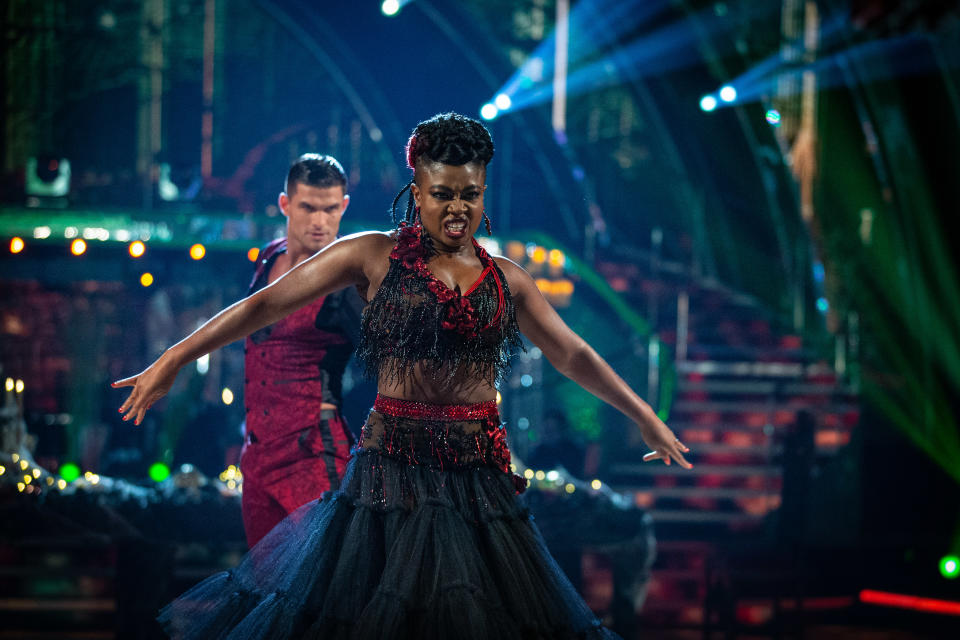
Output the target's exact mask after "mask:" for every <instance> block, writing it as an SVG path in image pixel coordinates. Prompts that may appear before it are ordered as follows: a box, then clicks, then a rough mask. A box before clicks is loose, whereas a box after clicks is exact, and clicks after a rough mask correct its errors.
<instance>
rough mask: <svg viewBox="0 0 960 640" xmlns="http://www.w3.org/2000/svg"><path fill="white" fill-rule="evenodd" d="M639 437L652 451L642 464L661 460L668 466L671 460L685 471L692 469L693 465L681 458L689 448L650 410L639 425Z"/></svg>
mask: <svg viewBox="0 0 960 640" xmlns="http://www.w3.org/2000/svg"><path fill="white" fill-rule="evenodd" d="M640 435H641V436H643V441H644V442H646V443H647V446H648V447H650V448H651V449H653V451H651V452H650V453H648V454H646V455H645V456H643V461H644V462H650V461H652V460H663V462H664V464H667V465H669V464H670V461H671V460H676V461H677V464H679V465H680V466H681V467H683V468H685V469H692V468H693V465H692V464H690V463H689V462H687V459H686V458H684V457H683V454H684V453H688V452H689V451H690V448H689V447H688V446H686V445H685V444H683V443H682V442H680V440H679V439H678V438H677V436H676V435H674V433H673V431H672V430H671V429H670V427H668V426H667V425H666V424H664V422H663V420H661V419H660V418H658V417H657V414H655V413H654V412H653V411H652V410H651V411H650V412H649V413H648V415H647V419H646V421H645V422H643V423H641V424H640Z"/></svg>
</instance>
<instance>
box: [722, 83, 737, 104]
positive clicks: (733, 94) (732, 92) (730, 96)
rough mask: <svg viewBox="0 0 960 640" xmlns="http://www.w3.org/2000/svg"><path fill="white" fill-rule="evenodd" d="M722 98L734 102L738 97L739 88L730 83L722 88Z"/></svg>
mask: <svg viewBox="0 0 960 640" xmlns="http://www.w3.org/2000/svg"><path fill="white" fill-rule="evenodd" d="M720 99H721V100H723V101H724V102H733V101H734V100H736V99H737V90H736V89H734V88H733V87H731V86H730V85H725V86H724V87H722V88H721V89H720Z"/></svg>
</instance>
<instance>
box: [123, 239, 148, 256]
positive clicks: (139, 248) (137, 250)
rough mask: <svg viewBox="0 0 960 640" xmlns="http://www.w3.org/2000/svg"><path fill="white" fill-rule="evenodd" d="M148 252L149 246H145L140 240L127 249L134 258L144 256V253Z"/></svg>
mask: <svg viewBox="0 0 960 640" xmlns="http://www.w3.org/2000/svg"><path fill="white" fill-rule="evenodd" d="M146 250H147V245H145V244H143V242H141V241H139V240H134V241H133V242H131V243H130V246H129V247H127V251H129V252H130V255H131V256H133V257H134V258H139V257H140V256H142V255H143V253H144V251H146Z"/></svg>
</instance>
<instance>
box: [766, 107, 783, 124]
mask: <svg viewBox="0 0 960 640" xmlns="http://www.w3.org/2000/svg"><path fill="white" fill-rule="evenodd" d="M766 118H767V122H768V123H769V124H770V125H771V126H773V127H779V126H780V112H779V111H777V110H776V109H769V110H768V111H767V115H766Z"/></svg>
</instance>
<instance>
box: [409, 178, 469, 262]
mask: <svg viewBox="0 0 960 640" xmlns="http://www.w3.org/2000/svg"><path fill="white" fill-rule="evenodd" d="M486 176H487V170H486V168H485V167H484V166H483V165H482V164H480V163H479V162H470V163H468V164H465V165H460V166H457V165H451V164H441V163H439V162H430V161H426V162H423V163H418V165H417V170H416V173H415V175H414V184H413V186H412V187H410V189H411V190H412V191H413V198H414V201H415V202H416V204H417V206H418V207H420V220H421V222H422V224H423V228H424V229H426V231H427V233H429V234H430V236H431V237H432V238H433V242H434V246H435V247H436V248H437V249H446V250H448V251H451V250H457V249H460V248H462V247H469V246H472V243H471V239H472V238H473V235H474V234H475V233H476V232H477V228H478V227H479V226H480V221H481V220H482V219H483V192H484V190H486V188H487V187H486V185H485V184H484V180H485V179H486Z"/></svg>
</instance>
